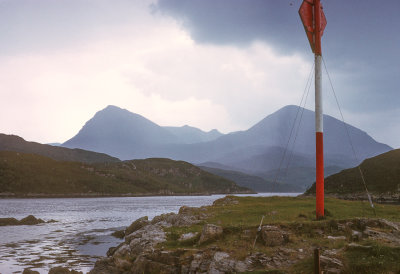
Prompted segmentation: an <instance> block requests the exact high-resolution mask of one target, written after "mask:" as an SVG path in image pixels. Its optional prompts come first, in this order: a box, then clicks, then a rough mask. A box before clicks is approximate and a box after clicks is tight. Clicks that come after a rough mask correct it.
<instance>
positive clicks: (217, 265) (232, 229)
mask: <svg viewBox="0 0 400 274" xmlns="http://www.w3.org/2000/svg"><path fill="white" fill-rule="evenodd" d="M314 203H315V199H313V198H288V197H269V198H265V197H257V198H254V197H233V196H228V197H226V198H223V199H219V200H217V201H215V202H214V204H213V205H212V206H207V207H201V208H189V207H182V208H181V209H180V210H179V214H174V213H171V214H164V215H161V216H157V217H155V218H154V219H153V220H151V221H150V220H148V219H147V217H143V218H140V219H138V220H136V221H135V222H133V223H132V224H131V225H130V226H129V227H127V228H126V230H125V231H124V232H122V233H123V234H125V239H124V241H123V242H122V243H121V244H120V245H119V246H117V247H114V248H110V249H109V251H108V252H107V255H108V256H107V257H106V258H103V259H100V260H98V261H97V262H96V264H95V267H94V269H93V270H92V271H91V272H89V273H91V274H95V273H103V274H114V273H121V274H122V273H168V274H169V273H171V274H172V273H250V272H254V273H313V253H314V249H315V248H316V247H318V248H320V253H321V257H320V260H321V268H322V269H321V270H322V271H323V272H324V273H398V271H400V265H399V264H398V261H399V260H400V248H399V245H400V237H399V236H400V228H399V226H400V222H399V221H400V219H399V215H398V214H396V212H398V210H399V207H398V206H385V207H379V206H378V208H377V210H378V211H379V213H380V219H376V218H373V212H372V211H370V212H366V211H365V210H363V204H362V202H349V201H341V200H338V199H328V200H327V202H326V206H327V208H329V213H330V214H329V216H327V219H326V220H321V221H318V222H317V221H315V212H313V211H312V210H313V208H314ZM385 218H389V220H388V219H385ZM260 221H262V223H261V224H260Z"/></svg>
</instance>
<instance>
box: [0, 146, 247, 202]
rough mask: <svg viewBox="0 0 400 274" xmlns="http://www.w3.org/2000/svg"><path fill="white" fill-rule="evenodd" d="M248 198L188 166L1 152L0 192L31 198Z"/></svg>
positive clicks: (225, 182)
mask: <svg viewBox="0 0 400 274" xmlns="http://www.w3.org/2000/svg"><path fill="white" fill-rule="evenodd" d="M239 192H240V193H246V192H247V193H249V192H250V190H249V189H247V188H243V187H238V186H237V185H236V184H235V183H233V182H231V181H229V180H227V179H224V178H221V177H219V176H215V175H213V174H210V173H208V172H205V171H203V170H201V169H200V168H198V167H196V166H193V165H191V164H189V163H186V162H182V161H173V160H169V159H159V158H153V159H146V160H131V161H123V162H108V163H93V164H89V163H82V162H66V161H56V160H53V159H50V158H47V157H44V156H40V155H35V154H26V153H20V152H9V151H1V152H0V193H2V194H3V195H5V193H9V194H15V196H25V195H27V194H30V195H34V194H40V195H53V194H60V195H76V194H79V195H82V194H83V195H84V194H98V195H172V194H211V193H239Z"/></svg>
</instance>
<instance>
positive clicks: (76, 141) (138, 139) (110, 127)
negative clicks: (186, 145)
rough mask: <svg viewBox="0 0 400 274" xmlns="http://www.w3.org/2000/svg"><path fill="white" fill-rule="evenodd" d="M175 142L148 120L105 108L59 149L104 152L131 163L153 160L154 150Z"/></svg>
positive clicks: (172, 136) (177, 141) (166, 132)
mask: <svg viewBox="0 0 400 274" xmlns="http://www.w3.org/2000/svg"><path fill="white" fill-rule="evenodd" d="M179 142H180V141H179V139H178V137H177V136H175V135H174V134H172V133H171V132H170V131H168V130H167V129H165V128H162V127H160V126H158V125H157V124H155V123H153V122H151V121H150V120H148V119H146V118H144V117H142V116H140V115H138V114H135V113H131V112H129V111H127V110H124V109H121V108H118V107H115V106H108V107H106V108H105V109H103V110H101V111H99V112H97V113H96V114H95V115H94V117H93V118H92V119H90V120H89V121H88V122H86V124H85V125H84V126H83V127H82V129H81V130H80V131H79V133H78V134H77V135H75V136H74V137H73V138H71V139H70V140H68V141H66V142H65V143H64V144H63V146H65V147H69V148H75V147H79V148H83V149H88V150H93V151H98V152H104V153H107V154H110V155H113V156H116V157H119V158H121V159H134V158H148V157H152V156H156V155H157V146H159V145H161V144H169V143H179Z"/></svg>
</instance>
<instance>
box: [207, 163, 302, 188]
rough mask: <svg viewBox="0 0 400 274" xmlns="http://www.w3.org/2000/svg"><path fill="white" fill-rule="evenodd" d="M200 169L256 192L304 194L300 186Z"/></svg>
mask: <svg viewBox="0 0 400 274" xmlns="http://www.w3.org/2000/svg"><path fill="white" fill-rule="evenodd" d="M200 168H201V169H203V170H205V171H207V172H210V173H212V174H215V175H218V176H221V177H224V178H226V179H228V180H231V181H233V182H235V183H236V184H237V185H238V186H243V187H247V188H250V189H252V190H254V191H256V192H302V191H303V188H301V187H298V186H294V185H288V184H281V183H274V182H272V181H267V180H265V179H263V178H260V177H257V176H254V175H249V174H246V173H242V172H238V171H233V170H224V169H218V168H211V167H206V166H200Z"/></svg>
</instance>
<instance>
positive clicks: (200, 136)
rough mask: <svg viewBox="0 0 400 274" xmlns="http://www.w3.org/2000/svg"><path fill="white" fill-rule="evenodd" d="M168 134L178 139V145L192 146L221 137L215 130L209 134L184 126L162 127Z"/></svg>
mask: <svg viewBox="0 0 400 274" xmlns="http://www.w3.org/2000/svg"><path fill="white" fill-rule="evenodd" d="M164 128H165V129H167V130H168V131H169V132H171V133H172V134H174V135H175V136H177V137H178V139H179V141H180V143H184V144H194V143H201V142H208V141H213V140H215V139H217V138H218V137H221V136H222V135H223V134H222V133H221V132H219V131H218V130H216V129H213V130H211V131H209V132H205V131H202V130H200V129H198V128H195V127H191V126H188V125H185V126H183V127H164Z"/></svg>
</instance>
